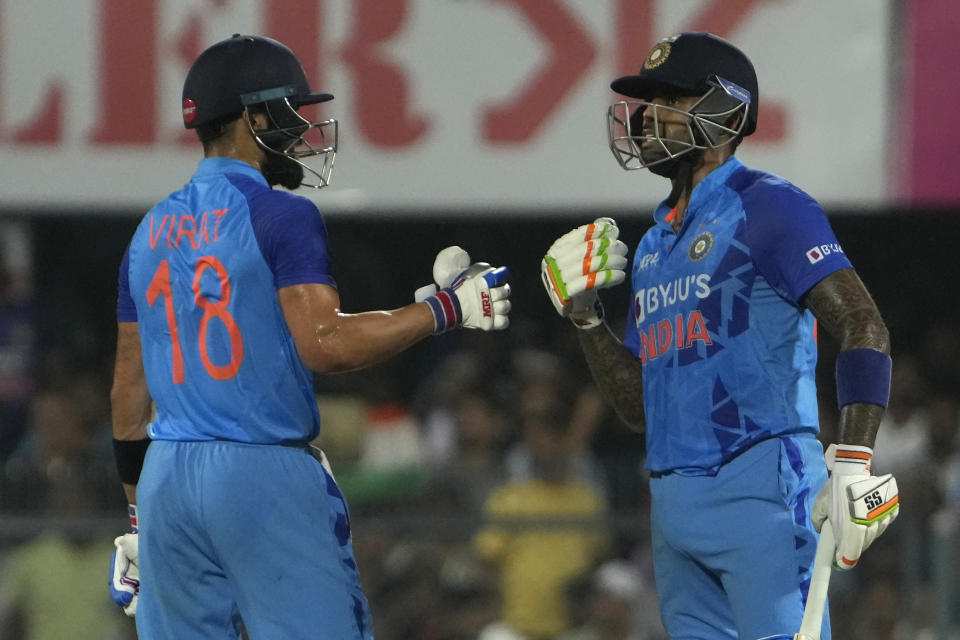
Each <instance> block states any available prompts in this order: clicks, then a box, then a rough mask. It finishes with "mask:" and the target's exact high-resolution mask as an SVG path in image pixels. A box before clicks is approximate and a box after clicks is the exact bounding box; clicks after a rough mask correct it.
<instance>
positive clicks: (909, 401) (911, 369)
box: [873, 353, 930, 491]
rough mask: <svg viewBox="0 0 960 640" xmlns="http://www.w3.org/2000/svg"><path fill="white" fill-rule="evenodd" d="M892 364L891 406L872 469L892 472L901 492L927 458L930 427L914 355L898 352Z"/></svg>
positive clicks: (923, 385)
mask: <svg viewBox="0 0 960 640" xmlns="http://www.w3.org/2000/svg"><path fill="white" fill-rule="evenodd" d="M895 362H896V364H894V366H893V371H892V375H891V383H890V404H889V406H888V407H887V410H886V412H885V413H884V415H883V418H882V419H881V420H880V429H879V431H878V432H877V440H876V446H875V449H876V451H877V453H876V454H875V455H874V458H873V467H874V469H875V472H876V473H892V474H893V475H894V476H896V478H897V482H898V483H899V485H900V488H901V490H903V491H909V485H910V484H911V481H912V478H914V477H915V476H916V475H917V473H918V472H919V471H920V470H921V469H922V467H923V461H924V460H925V459H926V457H927V455H928V448H929V441H930V424H929V419H928V416H927V412H926V411H925V407H926V399H927V397H928V395H929V390H928V388H927V385H926V382H925V381H924V379H923V376H922V375H921V373H920V366H921V365H920V362H919V361H918V359H917V358H916V356H914V355H913V354H911V353H898V354H897V357H896V358H895Z"/></svg>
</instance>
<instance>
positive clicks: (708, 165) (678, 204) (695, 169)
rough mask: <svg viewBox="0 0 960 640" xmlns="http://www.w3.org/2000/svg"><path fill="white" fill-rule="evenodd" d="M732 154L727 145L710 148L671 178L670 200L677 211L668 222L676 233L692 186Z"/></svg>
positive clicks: (691, 191)
mask: <svg viewBox="0 0 960 640" xmlns="http://www.w3.org/2000/svg"><path fill="white" fill-rule="evenodd" d="M732 155H733V154H732V153H730V152H729V150H728V148H727V147H721V148H719V149H710V150H708V151H706V152H705V153H704V154H703V157H702V158H701V160H700V162H698V163H697V164H696V165H694V166H690V168H689V169H688V170H687V171H680V172H679V173H677V175H676V176H674V177H673V178H672V179H671V183H672V185H673V192H672V193H671V197H670V202H671V203H672V204H673V206H674V209H675V210H676V212H677V213H676V215H675V216H674V217H673V220H672V221H671V222H670V224H671V226H672V227H673V230H674V231H675V232H676V233H679V232H680V227H682V226H683V219H684V217H685V214H686V212H687V205H689V204H690V195H691V194H692V193H693V189H694V187H696V186H697V185H698V184H699V183H700V181H701V180H703V179H704V178H706V177H707V176H708V175H709V174H710V172H711V171H713V170H714V169H716V168H717V167H719V166H720V165H722V164H723V163H724V162H726V161H727V159H729V158H730V156H732Z"/></svg>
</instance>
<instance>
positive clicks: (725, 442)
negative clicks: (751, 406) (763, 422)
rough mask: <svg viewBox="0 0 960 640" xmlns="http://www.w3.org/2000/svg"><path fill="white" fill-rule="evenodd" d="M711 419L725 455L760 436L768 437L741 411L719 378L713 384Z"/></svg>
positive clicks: (718, 442)
mask: <svg viewBox="0 0 960 640" xmlns="http://www.w3.org/2000/svg"><path fill="white" fill-rule="evenodd" d="M710 418H711V420H712V421H713V434H714V435H715V436H716V438H717V444H718V445H719V446H720V450H721V451H723V452H724V455H726V454H727V453H730V452H733V451H740V450H742V449H744V448H745V447H746V445H747V444H749V443H750V442H752V441H754V440H756V439H757V437H758V436H760V437H766V432H765V431H764V430H763V428H762V427H761V426H760V425H758V424H757V423H756V422H754V421H753V418H751V417H750V416H748V415H746V414H744V413H742V412H741V411H740V407H738V406H737V403H736V402H735V401H734V399H733V398H731V397H730V392H728V391H727V389H726V387H724V386H723V382H722V381H721V380H720V377H719V376H718V377H717V379H716V380H715V381H714V384H713V411H712V412H711V413H710Z"/></svg>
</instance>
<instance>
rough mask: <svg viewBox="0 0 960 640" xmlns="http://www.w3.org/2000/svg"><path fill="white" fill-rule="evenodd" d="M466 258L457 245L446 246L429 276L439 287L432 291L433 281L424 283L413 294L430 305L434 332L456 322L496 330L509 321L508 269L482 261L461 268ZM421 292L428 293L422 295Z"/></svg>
mask: <svg viewBox="0 0 960 640" xmlns="http://www.w3.org/2000/svg"><path fill="white" fill-rule="evenodd" d="M469 260H470V256H469V255H468V254H467V252H466V251H464V250H463V249H461V248H460V247H447V248H446V249H444V250H443V251H441V252H440V253H439V254H438V255H437V259H436V261H435V262H434V265H433V276H434V278H435V279H436V281H437V284H438V285H440V286H441V289H440V290H439V291H436V289H433V288H432V287H433V285H427V286H426V287H421V288H420V289H418V290H417V292H416V293H415V294H414V296H415V298H416V299H417V301H418V302H421V301H422V302H426V303H427V304H429V305H430V310H431V311H433V320H434V333H443V332H445V331H449V330H450V329H453V328H455V327H460V326H462V327H466V328H468V329H482V330H483V331H491V330H500V329H506V328H507V326H509V324H510V318H509V317H508V315H507V314H508V313H509V312H510V300H509V298H510V285H509V284H508V283H507V278H508V277H509V276H510V272H509V271H508V270H507V268H506V267H499V268H497V269H494V268H493V267H491V266H490V265H489V264H487V263H486V262H475V263H473V264H471V265H469V266H468V267H467V268H466V269H463V268H462V265H463V264H464V262H466V263H468V264H469ZM448 278H449V279H450V280H448ZM433 291H435V293H433ZM425 293H426V294H428V295H426V297H423V296H424V294H425Z"/></svg>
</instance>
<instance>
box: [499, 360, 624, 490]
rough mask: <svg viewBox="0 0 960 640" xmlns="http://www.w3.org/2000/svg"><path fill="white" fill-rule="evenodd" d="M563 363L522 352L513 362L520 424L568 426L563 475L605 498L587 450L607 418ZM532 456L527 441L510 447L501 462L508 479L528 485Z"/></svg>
mask: <svg viewBox="0 0 960 640" xmlns="http://www.w3.org/2000/svg"><path fill="white" fill-rule="evenodd" d="M565 366H566V365H565V363H564V362H562V361H561V360H560V359H559V358H557V357H555V356H553V355H552V354H550V353H546V352H541V351H521V352H520V353H519V354H518V355H517V358H516V368H517V372H518V374H517V378H518V380H517V385H518V386H519V389H520V401H519V409H518V413H519V420H520V422H521V424H523V425H526V424H529V423H537V422H544V421H547V422H554V421H556V422H566V425H567V426H566V428H565V429H561V430H560V431H563V433H564V434H565V435H564V437H563V439H562V442H561V443H560V444H561V446H562V448H563V449H564V450H565V451H564V456H563V461H562V463H561V464H562V466H564V467H565V473H568V474H569V476H570V477H571V478H573V479H575V480H577V481H580V482H583V483H584V484H586V485H587V486H589V487H590V488H592V489H593V490H594V491H596V492H597V493H599V494H601V495H603V496H604V499H606V497H607V494H608V492H607V487H606V483H605V480H604V476H603V473H602V472H601V470H600V465H599V464H598V463H597V461H596V459H595V458H594V456H593V453H592V452H591V450H590V440H591V438H592V436H593V435H594V433H595V432H596V430H597V428H598V427H599V426H600V422H601V420H602V419H603V418H604V416H605V415H606V414H607V408H606V404H605V403H604V401H603V398H602V397H601V396H600V394H599V392H598V391H597V390H596V388H595V387H594V386H593V385H592V384H590V385H585V386H580V387H576V386H575V385H574V384H573V382H572V380H571V379H570V377H569V375H568V374H567V372H566V370H565ZM538 463H540V464H542V461H539V462H538V460H537V456H536V453H535V451H534V450H533V449H532V448H531V446H530V442H529V440H528V439H527V438H524V439H521V440H520V441H519V442H516V443H514V444H513V445H512V446H511V447H510V448H509V449H508V450H507V454H506V458H505V459H504V466H505V468H506V474H507V479H508V480H510V481H513V482H526V481H529V480H532V479H533V478H534V477H535V476H536V472H535V470H534V465H535V464H538Z"/></svg>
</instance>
